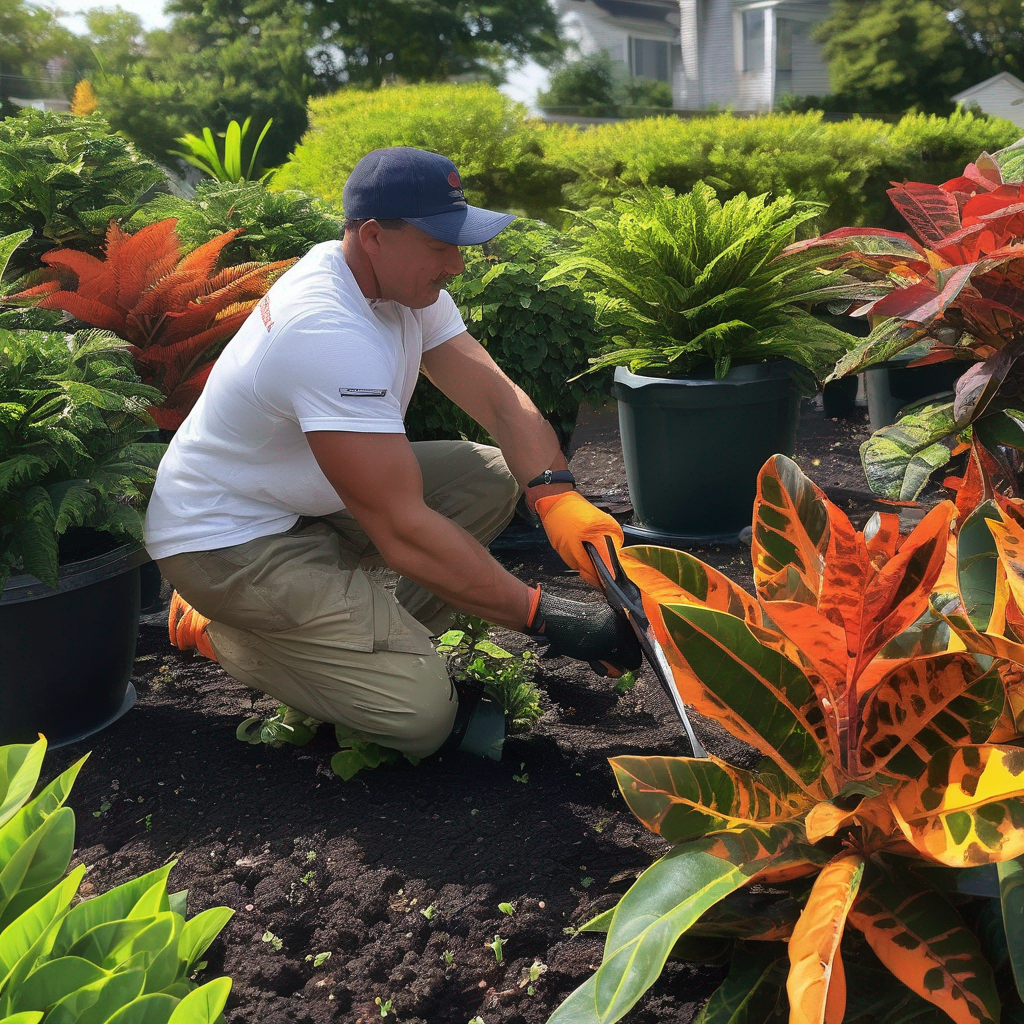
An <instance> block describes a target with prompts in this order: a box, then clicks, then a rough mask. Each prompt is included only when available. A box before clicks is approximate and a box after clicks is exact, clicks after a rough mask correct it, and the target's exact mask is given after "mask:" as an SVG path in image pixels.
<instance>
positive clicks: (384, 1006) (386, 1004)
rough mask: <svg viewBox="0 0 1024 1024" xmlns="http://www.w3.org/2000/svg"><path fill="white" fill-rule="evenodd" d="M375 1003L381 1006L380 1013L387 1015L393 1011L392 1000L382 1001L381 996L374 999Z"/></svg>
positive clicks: (383, 1015)
mask: <svg viewBox="0 0 1024 1024" xmlns="http://www.w3.org/2000/svg"><path fill="white" fill-rule="evenodd" d="M374 1003H375V1004H376V1005H377V1006H379V1007H380V1015H381V1016H382V1017H386V1016H387V1015H388V1014H389V1013H390V1012H391V1000H390V999H385V1000H383V1001H381V998H380V996H377V998H376V999H374Z"/></svg>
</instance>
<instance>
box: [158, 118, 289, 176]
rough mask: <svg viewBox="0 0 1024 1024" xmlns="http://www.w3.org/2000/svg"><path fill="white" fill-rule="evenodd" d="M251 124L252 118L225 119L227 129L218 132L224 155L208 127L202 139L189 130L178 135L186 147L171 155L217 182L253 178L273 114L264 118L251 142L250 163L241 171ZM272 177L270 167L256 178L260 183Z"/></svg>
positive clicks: (272, 172) (272, 173) (179, 140)
mask: <svg viewBox="0 0 1024 1024" xmlns="http://www.w3.org/2000/svg"><path fill="white" fill-rule="evenodd" d="M251 123H252V118H251V117H247V118H246V119H245V121H244V122H243V123H242V124H241V125H240V124H239V123H238V122H237V121H234V120H232V121H229V122H228V126H227V128H226V129H225V130H224V131H223V132H220V133H219V134H220V136H221V137H222V138H223V139H224V147H223V157H222V155H221V152H220V149H219V148H218V146H217V140H216V139H215V138H214V136H213V132H212V131H211V130H210V129H209V128H203V134H202V137H201V138H200V136H198V135H193V134H192V133H191V132H187V133H186V134H185V135H183V136H181V138H179V139H178V142H179V143H180V144H181V145H182V146H184V147H185V148H184V149H183V150H177V151H174V156H179V157H181V159H182V160H184V161H185V163H187V164H191V165H192V166H193V167H196V168H198V169H199V170H200V171H202V172H203V173H204V174H206V175H207V176H209V177H211V178H214V179H216V180H217V181H232V182H236V181H253V180H254V179H253V169H254V168H255V166H256V157H257V156H258V155H259V151H260V146H261V145H262V143H263V140H264V139H265V138H266V136H267V132H268V131H270V126H271V125H272V124H273V123H274V119H273V118H272V117H270V118H267V123H266V124H265V125H264V126H263V131H262V132H260V136H259V138H258V139H257V140H256V142H255V144H254V145H253V148H252V153H251V154H250V156H249V166H248V167H247V168H246V169H245V170H244V171H243V170H242V163H243V157H242V147H243V145H244V144H245V137H246V135H248V134H249V125H250V124H251ZM273 176H274V171H273V170H269V171H266V172H265V173H264V174H263V175H262V176H261V177H260V179H259V180H260V182H266V181H269V180H270V179H271V178H272V177H273Z"/></svg>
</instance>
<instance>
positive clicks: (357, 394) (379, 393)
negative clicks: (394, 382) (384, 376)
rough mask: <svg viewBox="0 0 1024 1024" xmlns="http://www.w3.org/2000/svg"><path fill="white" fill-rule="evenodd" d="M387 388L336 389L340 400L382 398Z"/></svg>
mask: <svg viewBox="0 0 1024 1024" xmlns="http://www.w3.org/2000/svg"><path fill="white" fill-rule="evenodd" d="M387 393H388V389H387V388H338V394H340V395H341V397H342V398H383V397H384V396H385V395H386V394H387Z"/></svg>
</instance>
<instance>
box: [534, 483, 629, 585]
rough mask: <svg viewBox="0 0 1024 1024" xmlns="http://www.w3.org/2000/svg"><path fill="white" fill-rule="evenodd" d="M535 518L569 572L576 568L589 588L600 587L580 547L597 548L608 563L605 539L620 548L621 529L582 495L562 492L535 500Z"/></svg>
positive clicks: (590, 563) (591, 566) (591, 564)
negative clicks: (584, 545)
mask: <svg viewBox="0 0 1024 1024" xmlns="http://www.w3.org/2000/svg"><path fill="white" fill-rule="evenodd" d="M536 508H537V515H539V516H540V521H541V523H542V524H543V526H544V532H545V533H546V534H547V535H548V540H549V541H551V546H552V547H553V548H554V549H555V550H556V551H557V552H558V553H559V554H560V555H561V556H562V561H563V562H565V564H566V565H567V566H569V568H570V569H576V570H578V571H579V574H580V575H581V576H582V577H583V578H584V579H585V580H586V581H587V582H588V583H589V584H590V585H591V586H592V587H598V586H600V582H599V580H598V578H597V573H596V572H594V565H593V563H592V562H591V561H590V556H589V555H588V554H587V552H586V550H585V548H584V547H583V542H584V541H585V540H589V541H590V543H591V544H593V545H594V547H596V548H597V550H598V552H599V553H600V555H601V560H602V561H603V562H604V563H605V565H607V564H608V548H607V543H606V541H605V537H611V538H612V541H613V542H614V544H615V547H616V549H621V548H622V541H623V537H622V527H621V526H619V524H618V523H617V522H616V521H615V520H614V519H612V517H611V516H610V515H608V513H607V512H602V511H601V510H600V509H599V508H596V507H595V506H593V505H592V504H591V503H590V502H589V501H587V499H586V498H584V497H583V495H582V494H579V493H577V492H576V491H565V492H563V493H562V494H551V495H548V496H547V497H544V498H538V499H537V505H536Z"/></svg>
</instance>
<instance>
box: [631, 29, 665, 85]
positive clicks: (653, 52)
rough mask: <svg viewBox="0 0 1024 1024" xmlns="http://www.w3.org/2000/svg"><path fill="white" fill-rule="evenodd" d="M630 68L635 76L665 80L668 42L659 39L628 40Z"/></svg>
mask: <svg viewBox="0 0 1024 1024" xmlns="http://www.w3.org/2000/svg"><path fill="white" fill-rule="evenodd" d="M629 57H630V64H631V67H630V70H631V71H632V73H633V74H634V75H635V76H636V77H637V78H655V79H657V80H658V81H659V82H667V81H668V80H669V77H668V43H666V42H664V41H663V40H660V39H632V38H631V39H630V40H629Z"/></svg>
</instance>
